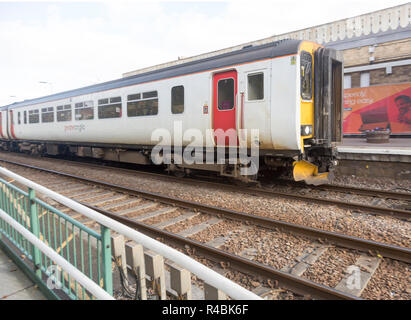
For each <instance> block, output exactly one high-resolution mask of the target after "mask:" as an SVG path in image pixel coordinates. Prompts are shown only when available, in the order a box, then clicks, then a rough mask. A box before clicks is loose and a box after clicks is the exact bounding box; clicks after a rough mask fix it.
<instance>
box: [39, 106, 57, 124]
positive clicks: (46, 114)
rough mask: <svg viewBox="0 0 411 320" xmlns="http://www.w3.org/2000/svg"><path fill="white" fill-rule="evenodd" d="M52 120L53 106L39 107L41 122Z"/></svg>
mask: <svg viewBox="0 0 411 320" xmlns="http://www.w3.org/2000/svg"><path fill="white" fill-rule="evenodd" d="M53 121H54V107H50V108H42V109H41V122H53Z"/></svg>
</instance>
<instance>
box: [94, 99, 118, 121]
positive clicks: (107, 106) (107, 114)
mask: <svg viewBox="0 0 411 320" xmlns="http://www.w3.org/2000/svg"><path fill="white" fill-rule="evenodd" d="M120 117H121V97H115V98H110V99H100V100H99V101H98V118H99V119H107V118H120Z"/></svg>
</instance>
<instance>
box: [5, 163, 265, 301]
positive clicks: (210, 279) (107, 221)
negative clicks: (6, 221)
mask: <svg viewBox="0 0 411 320" xmlns="http://www.w3.org/2000/svg"><path fill="white" fill-rule="evenodd" d="M0 174H3V175H5V176H8V177H10V178H13V179H14V180H15V181H17V182H19V183H22V184H24V185H26V186H27V187H29V188H31V189H34V190H36V191H38V192H40V193H42V194H43V195H45V196H47V197H49V198H51V199H53V200H55V201H57V202H59V203H61V204H63V205H65V206H67V207H69V208H71V209H73V210H75V211H77V212H79V213H81V214H83V215H85V216H87V217H89V218H90V219H93V220H95V221H97V222H98V223H100V224H101V225H104V226H105V227H107V228H110V229H111V230H114V231H116V232H118V233H119V234H122V235H123V236H125V237H127V238H129V239H131V240H134V241H136V242H137V243H140V244H141V245H143V246H144V247H146V248H148V249H150V250H152V251H154V252H157V253H159V254H161V255H162V256H164V257H165V258H168V259H170V260H172V261H174V262H175V263H176V264H178V265H180V266H181V267H183V268H186V269H187V270H189V271H190V272H192V273H193V274H195V275H196V276H198V277H199V278H200V279H202V280H204V281H205V282H207V283H208V284H210V285H212V286H213V287H215V288H217V289H219V290H221V291H222V292H224V293H225V294H227V295H228V296H230V297H231V298H233V299H236V300H261V299H262V298H261V297H259V296H258V295H256V294H254V293H252V292H251V291H249V290H247V289H245V288H243V287H242V286H240V285H238V284H236V283H234V282H232V281H231V280H229V279H227V278H226V277H224V276H222V275H221V274H219V273H217V272H215V271H213V270H211V269H210V268H208V267H206V266H204V265H203V264H201V263H199V262H197V261H196V260H194V259H192V258H190V257H188V256H186V255H185V254H183V253H181V252H179V251H177V250H175V249H173V248H170V247H169V246H167V245H165V244H163V243H161V242H159V241H157V240H155V239H152V238H150V237H148V236H146V235H144V234H142V233H140V232H138V231H136V230H134V229H132V228H130V227H128V226H125V225H123V224H122V223H119V222H117V221H115V220H113V219H111V218H109V217H106V216H104V215H102V214H100V213H98V212H96V211H94V210H92V209H90V208H88V207H86V206H84V205H82V204H80V203H78V202H76V201H74V200H72V199H69V198H67V197H65V196H63V195H61V194H58V193H56V192H54V191H52V190H50V189H48V188H46V187H43V186H41V185H39V184H37V183H35V182H33V181H30V180H28V179H26V178H24V177H22V176H19V175H17V174H15V173H13V172H11V171H9V170H7V169H5V168H3V167H0Z"/></svg>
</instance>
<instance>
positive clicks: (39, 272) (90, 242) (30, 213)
mask: <svg viewBox="0 0 411 320" xmlns="http://www.w3.org/2000/svg"><path fill="white" fill-rule="evenodd" d="M0 209H1V210H3V213H7V214H8V215H9V216H10V218H12V219H13V220H14V221H15V222H17V223H18V224H19V225H21V226H22V227H23V228H24V229H25V230H27V231H29V232H30V233H31V234H32V235H33V236H34V237H36V238H38V239H39V240H40V241H42V242H43V243H44V244H45V245H46V246H48V247H50V248H51V249H52V250H53V251H54V252H55V253H56V254H58V255H59V256H61V257H62V258H64V260H65V261H67V262H68V263H69V264H71V265H72V266H73V267H74V268H76V269H78V270H80V271H81V272H82V273H83V274H86V275H87V277H88V278H89V279H91V280H93V281H94V282H95V283H98V284H99V285H101V286H102V287H103V288H104V289H105V290H106V291H107V292H108V294H110V295H112V294H113V281H112V270H111V245H110V243H111V238H110V230H109V229H108V228H106V227H105V226H101V233H100V234H99V233H97V232H95V231H94V230H92V229H90V228H88V227H86V226H85V225H83V224H81V223H79V222H78V221H76V220H74V219H72V218H71V217H70V216H68V215H66V214H64V213H63V212H61V211H59V210H57V209H56V208H54V207H52V206H50V205H48V204H47V203H45V202H43V201H42V200H40V199H38V198H37V197H36V195H35V190H33V189H32V188H28V192H25V191H23V190H21V189H19V188H17V187H16V186H14V185H12V184H11V183H9V182H7V181H6V180H4V179H1V178H0ZM0 232H1V234H2V235H3V236H4V237H5V238H6V239H7V240H8V241H9V242H10V243H11V244H12V245H13V246H14V247H15V249H17V250H19V251H20V252H21V253H22V255H23V257H24V258H25V259H26V260H27V262H28V263H31V264H32V266H33V272H34V273H35V274H36V276H37V277H38V279H43V277H47V278H49V277H51V276H52V277H53V279H54V282H55V284H54V285H53V287H58V289H60V290H62V291H63V292H64V293H65V294H66V295H68V297H69V298H71V299H93V295H92V294H90V292H88V290H86V288H85V287H84V286H82V285H79V283H78V281H77V280H75V279H74V280H73V279H72V275H71V273H70V272H68V271H67V270H65V269H64V268H62V267H61V266H60V265H57V264H56V263H55V258H51V257H50V256H48V255H47V254H44V253H42V251H41V250H40V249H39V248H38V247H37V246H35V245H33V244H32V243H31V242H30V241H28V239H27V237H25V236H24V235H23V234H22V232H19V231H18V230H17V229H16V227H15V224H14V226H13V225H12V224H10V223H7V222H6V221H5V220H4V219H0ZM53 257H55V255H53Z"/></svg>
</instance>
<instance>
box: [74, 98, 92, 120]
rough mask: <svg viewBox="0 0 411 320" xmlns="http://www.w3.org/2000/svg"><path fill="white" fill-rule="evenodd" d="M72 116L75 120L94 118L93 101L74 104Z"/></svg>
mask: <svg viewBox="0 0 411 320" xmlns="http://www.w3.org/2000/svg"><path fill="white" fill-rule="evenodd" d="M74 109H75V111H74V117H75V119H76V120H92V119H94V103H93V101H85V102H79V103H76V104H75V105H74Z"/></svg>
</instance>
